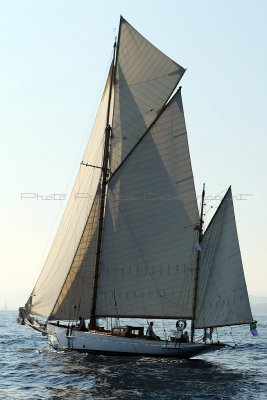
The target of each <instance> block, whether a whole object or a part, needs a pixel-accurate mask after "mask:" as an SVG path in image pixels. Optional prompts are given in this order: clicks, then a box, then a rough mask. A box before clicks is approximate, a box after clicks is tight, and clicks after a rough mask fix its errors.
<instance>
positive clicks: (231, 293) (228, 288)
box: [195, 188, 253, 328]
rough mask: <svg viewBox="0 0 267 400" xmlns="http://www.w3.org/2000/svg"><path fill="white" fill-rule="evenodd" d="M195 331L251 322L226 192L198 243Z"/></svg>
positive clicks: (232, 213) (237, 244)
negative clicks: (199, 248)
mask: <svg viewBox="0 0 267 400" xmlns="http://www.w3.org/2000/svg"><path fill="white" fill-rule="evenodd" d="M201 248H202V251H201V259H200V260H201V261H200V269H199V286H198V292H197V309H196V319H195V327H196V328H205V327H216V326H226V325H239V324H245V323H249V322H251V321H253V318H252V315H251V309H250V304H249V299H248V292H247V287H246V281H245V277H244V271H243V265H242V259H241V254H240V249H239V243H238V236H237V229H236V222H235V215H234V207H233V199H232V191H231V188H229V189H228V191H227V193H226V195H225V197H224V198H223V200H222V202H221V204H220V206H219V208H218V210H217V211H216V213H215V215H214V217H213V219H212V221H211V222H210V224H209V226H208V228H207V230H206V232H205V234H204V237H203V239H202V242H201Z"/></svg>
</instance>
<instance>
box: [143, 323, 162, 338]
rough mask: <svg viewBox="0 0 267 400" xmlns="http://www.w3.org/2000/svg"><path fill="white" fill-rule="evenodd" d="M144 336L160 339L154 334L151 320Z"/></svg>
mask: <svg viewBox="0 0 267 400" xmlns="http://www.w3.org/2000/svg"><path fill="white" fill-rule="evenodd" d="M146 336H147V337H149V338H151V339H154V340H160V337H159V336H157V335H156V334H155V332H154V331H153V322H150V323H149V326H148V327H147V330H146Z"/></svg>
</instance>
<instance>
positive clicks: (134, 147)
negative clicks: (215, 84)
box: [108, 78, 181, 183]
mask: <svg viewBox="0 0 267 400" xmlns="http://www.w3.org/2000/svg"><path fill="white" fill-rule="evenodd" d="M180 79H181V78H179V80H177V83H176V85H175V87H174V89H173V91H172V93H171V94H170V96H169V97H168V98H167V99H166V101H165V103H164V104H163V106H162V108H161V109H160V110H159V112H158V113H157V116H156V118H155V119H154V120H153V121H152V123H151V124H150V125H149V126H148V127H147V129H146V130H145V132H144V133H143V135H142V136H141V137H140V139H139V140H138V141H137V143H136V144H135V145H134V146H133V148H132V149H131V150H130V151H129V153H128V154H127V155H126V157H125V158H124V159H123V161H122V162H121V164H120V165H118V167H117V168H116V169H115V171H114V172H113V173H112V175H111V176H110V178H109V179H108V183H109V181H110V180H111V179H112V178H113V176H114V175H115V174H116V173H117V172H118V170H119V169H120V168H121V166H122V165H124V163H125V162H126V161H127V160H128V158H129V157H130V155H131V154H132V153H133V151H134V150H135V149H136V147H137V146H138V145H139V144H140V142H141V141H142V140H143V139H144V137H145V136H146V134H147V133H149V131H150V130H151V129H152V127H153V126H154V125H155V124H156V122H157V121H158V119H159V118H160V117H161V115H162V113H163V112H164V111H165V109H166V108H167V107H168V105H169V104H170V103H171V101H172V96H173V95H174V93H175V92H176V89H177V85H178V83H179V81H180ZM179 90H181V86H180V87H179V88H178V90H177V92H178V91H179Z"/></svg>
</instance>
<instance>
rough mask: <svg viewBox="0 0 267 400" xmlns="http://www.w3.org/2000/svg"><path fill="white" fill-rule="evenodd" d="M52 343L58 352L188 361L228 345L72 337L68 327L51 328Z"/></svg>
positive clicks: (94, 334)
mask: <svg viewBox="0 0 267 400" xmlns="http://www.w3.org/2000/svg"><path fill="white" fill-rule="evenodd" d="M47 334H48V340H49V343H50V344H51V346H52V347H53V348H54V349H56V350H72V351H77V352H82V353H94V354H106V355H119V356H120V355H127V356H148V357H172V358H179V359H186V358H191V357H195V356H197V355H200V354H204V353H208V352H211V351H216V350H220V349H222V348H223V347H225V345H224V344H221V343H217V344H205V343H202V344H198V343H180V344H179V343H176V344H175V343H173V342H170V341H163V340H159V341H157V340H148V339H142V338H126V337H121V336H112V335H110V334H107V333H101V332H80V331H78V330H73V331H72V332H71V334H69V332H68V330H67V328H66V327H60V326H55V325H52V324H48V325H47Z"/></svg>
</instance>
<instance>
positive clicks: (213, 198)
mask: <svg viewBox="0 0 267 400" xmlns="http://www.w3.org/2000/svg"><path fill="white" fill-rule="evenodd" d="M228 189H229V187H227V188H226V189H224V190H222V191H221V192H220V193H218V194H216V195H215V196H213V197H212V198H211V199H209V200H207V201H205V204H206V205H207V204H208V203H209V202H211V201H220V200H221V199H218V198H217V199H216V197H219V196H221V195H222V194H223V193H225V192H226V191H227V190H228ZM207 197H209V196H207Z"/></svg>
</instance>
